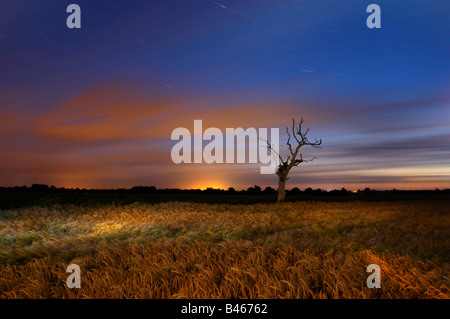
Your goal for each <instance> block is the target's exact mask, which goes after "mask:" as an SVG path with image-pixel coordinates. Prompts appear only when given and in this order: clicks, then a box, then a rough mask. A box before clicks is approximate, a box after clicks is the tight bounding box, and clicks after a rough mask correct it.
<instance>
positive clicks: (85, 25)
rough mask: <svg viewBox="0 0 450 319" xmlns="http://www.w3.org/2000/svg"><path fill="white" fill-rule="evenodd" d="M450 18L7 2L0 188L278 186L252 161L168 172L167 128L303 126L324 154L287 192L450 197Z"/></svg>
mask: <svg viewBox="0 0 450 319" xmlns="http://www.w3.org/2000/svg"><path fill="white" fill-rule="evenodd" d="M71 3H76V4H78V5H79V6H80V7H81V25H82V28H81V29H68V28H67V26H66V19H67V17H68V15H69V14H68V13H66V7H67V6H68V5H69V4H71ZM371 3H376V4H378V5H380V7H381V25H382V28H381V29H369V28H367V26H366V18H367V16H368V15H369V14H368V13H366V7H367V6H368V5H369V4H371ZM449 18H450V4H449V2H448V0H444V1H436V0H434V1H425V0H424V1H412V0H410V1H381V0H371V1H363V0H355V1H353V0H346V1H343V0H341V1H336V0H332V1H325V0H316V1H312V0H310V1H300V0H298V1H288V0H286V1H280V0H277V1H276V0H270V1H269V0H252V1H246V0H218V1H214V0H211V1H209V0H208V1H206V0H189V1H188V0H184V1H175V0H164V1H162V0H161V1H148V0H147V1H139V0H134V1H125V0H114V1H113V0H98V1H94V0H89V1H88V0H71V1H62V0H45V1H44V0H35V1H30V0H26V1H25V0H2V1H1V3H0V186H16V185H18V186H21V185H28V186H29V185H31V184H33V183H41V184H48V185H55V186H57V187H62V186H65V187H80V188H83V187H86V188H121V187H126V188H128V187H132V186H138V185H148V186H150V185H154V186H157V187H160V188H165V187H180V188H204V187H207V186H211V187H222V188H228V187H230V186H232V187H235V188H236V189H242V188H247V187H249V186H253V185H255V184H257V185H261V186H262V187H265V186H272V187H276V185H277V177H276V176H275V175H260V174H259V168H260V164H212V165H208V164H184V165H183V164H180V165H176V164H174V163H173V162H172V161H171V157H170V151H171V148H172V146H173V145H174V144H175V143H176V142H175V141H171V139H170V136H171V132H172V131H173V130H174V129H175V128H177V127H186V128H188V129H190V130H191V131H193V121H194V119H202V120H203V126H204V128H207V127H218V128H220V129H222V130H223V131H225V128H227V127H243V128H248V127H255V128H259V127H268V128H270V127H279V128H280V132H281V133H283V132H284V129H285V127H286V126H288V125H290V123H291V118H292V117H295V118H296V119H299V118H300V117H301V116H303V118H304V120H305V124H304V125H305V127H309V128H310V131H309V136H310V137H311V138H321V139H322V140H323V145H322V148H320V149H313V148H311V149H307V148H305V149H304V152H303V156H304V157H305V158H309V157H313V156H317V157H318V159H316V160H314V161H313V162H311V163H303V164H301V165H300V166H298V167H297V168H296V169H294V170H293V171H292V173H291V177H290V179H289V181H288V183H287V188H288V189H289V188H292V187H295V186H297V187H299V188H301V189H303V188H306V187H312V188H323V189H335V188H337V189H340V188H341V187H345V188H347V189H351V190H353V189H361V188H365V187H370V188H372V189H392V188H397V189H434V188H441V189H442V188H450V90H449V89H450V87H449V84H450V81H449V78H450V77H449V75H450V72H449V71H450V68H449V66H450V63H449V62H450V61H449V60H450V58H449V57H450V36H449V35H450V23H449ZM285 140H286V135H285V134H282V135H281V144H284V141H285Z"/></svg>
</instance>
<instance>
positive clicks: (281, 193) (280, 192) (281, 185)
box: [277, 177, 286, 202]
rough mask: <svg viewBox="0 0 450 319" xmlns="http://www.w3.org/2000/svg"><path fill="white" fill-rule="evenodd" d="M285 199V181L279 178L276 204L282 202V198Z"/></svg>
mask: <svg viewBox="0 0 450 319" xmlns="http://www.w3.org/2000/svg"><path fill="white" fill-rule="evenodd" d="M285 197H286V179H284V178H281V177H279V178H278V198H277V202H284V198H285Z"/></svg>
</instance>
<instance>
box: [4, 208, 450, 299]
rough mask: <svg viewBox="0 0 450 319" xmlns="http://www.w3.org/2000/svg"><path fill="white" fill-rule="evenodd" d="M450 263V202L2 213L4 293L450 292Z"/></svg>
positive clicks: (347, 294)
mask: <svg viewBox="0 0 450 319" xmlns="http://www.w3.org/2000/svg"><path fill="white" fill-rule="evenodd" d="M73 263H74V264H77V265H79V266H80V268H81V288H79V289H78V288H73V289H69V288H68V287H67V285H66V280H67V277H68V276H69V275H70V273H66V267H67V266H68V265H69V264H73ZM370 264H377V265H379V266H380V268H381V288H380V289H377V288H372V289H369V288H368V287H367V285H366V279H367V277H368V276H369V275H370V273H367V272H366V268H367V266H368V265H370ZM449 266H450V202H449V201H446V200H440V201H434V202H433V201H410V202H343V203H332V202H327V203H326V202H295V203H266V204H251V205H228V204H196V203H181V202H168V203H160V204H138V203H135V204H131V205H118V206H115V205H104V206H101V207H80V206H70V205H67V206H65V205H54V206H51V207H47V208H45V207H31V208H20V209H10V210H2V211H0V297H1V298H449V297H450V275H449V269H450V267H449Z"/></svg>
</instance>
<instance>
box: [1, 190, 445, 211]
mask: <svg viewBox="0 0 450 319" xmlns="http://www.w3.org/2000/svg"><path fill="white" fill-rule="evenodd" d="M276 197H277V190H276V189H274V188H272V187H270V186H268V187H265V188H264V189H263V188H261V187H260V186H258V185H254V186H252V187H249V188H247V189H245V190H235V189H234V188H232V187H230V188H228V189H226V190H225V189H214V188H208V189H205V190H200V189H178V188H164V189H158V188H157V187H155V186H135V187H132V188H129V189H126V188H119V189H84V188H83V189H80V188H64V187H55V186H48V185H44V184H33V185H31V186H30V187H28V186H15V187H0V209H12V208H18V207H29V206H49V205H55V204H70V205H80V206H98V205H111V204H112V205H126V204H131V203H136V202H138V203H161V202H169V201H182V202H199V203H211V204H221V203H223V204H254V203H269V202H275V200H276ZM442 199H450V189H445V190H438V189H436V190H419V191H404V190H395V189H393V190H385V191H377V190H371V189H370V188H365V189H363V190H359V191H349V190H347V189H345V188H341V189H335V190H330V191H327V190H322V189H312V188H306V189H304V190H300V189H299V188H298V187H294V188H292V189H290V190H287V191H286V201H336V202H342V201H358V200H359V201H393V200H394V201H397V200H442Z"/></svg>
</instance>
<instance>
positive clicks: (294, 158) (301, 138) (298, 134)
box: [267, 118, 322, 202]
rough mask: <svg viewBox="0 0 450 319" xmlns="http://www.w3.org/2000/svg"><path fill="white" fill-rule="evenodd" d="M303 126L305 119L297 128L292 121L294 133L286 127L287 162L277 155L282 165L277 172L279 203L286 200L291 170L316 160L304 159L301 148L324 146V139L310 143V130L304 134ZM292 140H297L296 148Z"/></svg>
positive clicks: (269, 146)
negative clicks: (300, 152)
mask: <svg viewBox="0 0 450 319" xmlns="http://www.w3.org/2000/svg"><path fill="white" fill-rule="evenodd" d="M302 124H303V118H301V120H300V123H299V124H298V125H297V126H296V125H295V120H294V119H292V128H291V130H292V132H291V133H290V132H289V128H288V127H286V133H287V135H288V140H287V142H286V144H287V146H288V148H289V153H290V155H288V157H287V158H286V160H283V158H282V157H281V155H280V154H277V155H278V158H279V160H280V164H278V168H277V170H276V174H277V175H278V198H277V202H282V201H284V199H285V197H286V181H287V180H288V179H289V178H288V174H289V172H290V171H291V169H292V168H293V167H294V166H297V165H298V164H300V163H303V162H311V161H312V160H314V159H315V157H313V158H312V159H310V160H305V159H303V156H302V154H299V151H300V148H301V147H302V146H305V145H309V146H312V147H314V148H319V147H320V145H321V144H322V139H320V140H315V141H314V142H310V141H309V140H308V137H307V134H308V132H309V129H307V130H306V131H305V132H302ZM291 138H294V139H295V143H296V145H295V146H294V147H293V146H292V144H291ZM267 144H268V148H269V149H270V150H271V151H273V149H272V147H271V145H270V144H269V143H267Z"/></svg>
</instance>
